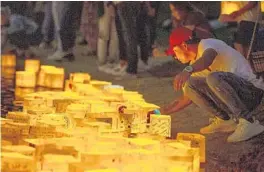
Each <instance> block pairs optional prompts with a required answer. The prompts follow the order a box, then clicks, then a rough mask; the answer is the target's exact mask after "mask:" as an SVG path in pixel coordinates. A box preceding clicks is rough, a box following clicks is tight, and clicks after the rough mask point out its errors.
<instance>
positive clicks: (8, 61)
mask: <svg viewBox="0 0 264 172" xmlns="http://www.w3.org/2000/svg"><path fill="white" fill-rule="evenodd" d="M1 58H2V59H1V61H2V63H1V66H4V67H15V66H16V56H15V55H12V54H5V55H1Z"/></svg>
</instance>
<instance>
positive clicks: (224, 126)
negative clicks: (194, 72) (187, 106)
mask: <svg viewBox="0 0 264 172" xmlns="http://www.w3.org/2000/svg"><path fill="white" fill-rule="evenodd" d="M183 91H184V94H185V95H186V96H188V98H189V99H191V100H192V102H193V103H195V104H196V105H197V106H199V107H200V108H202V109H204V110H206V111H208V112H210V113H211V114H212V115H214V116H216V117H217V118H215V120H214V121H213V123H212V124H210V125H209V126H207V127H204V128H202V129H201V130H200V132H201V133H203V134H209V133H214V132H229V131H234V130H235V127H236V125H235V122H234V121H233V120H232V119H230V117H229V114H231V113H230V111H229V110H228V108H227V106H225V105H224V104H223V102H222V101H221V100H219V99H218V98H217V97H216V96H215V94H214V93H213V92H212V91H211V89H210V88H209V86H208V85H207V83H206V79H205V78H201V77H191V78H190V79H189V81H188V82H187V83H186V84H185V86H184V89H183Z"/></svg>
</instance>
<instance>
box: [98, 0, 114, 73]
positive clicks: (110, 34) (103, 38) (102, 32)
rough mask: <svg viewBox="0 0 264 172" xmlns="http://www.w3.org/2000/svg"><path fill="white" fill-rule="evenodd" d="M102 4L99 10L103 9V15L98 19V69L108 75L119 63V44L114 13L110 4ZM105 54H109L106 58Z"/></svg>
mask: <svg viewBox="0 0 264 172" xmlns="http://www.w3.org/2000/svg"><path fill="white" fill-rule="evenodd" d="M98 3H102V4H100V5H99V8H103V9H102V10H103V15H102V16H101V17H100V18H99V37H98V47H97V49H98V51H97V57H98V69H99V71H102V72H106V73H110V74H111V71H112V69H113V68H114V67H115V66H116V64H117V63H118V62H119V42H118V36H117V30H116V21H115V16H116V14H115V13H116V11H115V7H114V4H113V3H112V2H108V1H107V2H98ZM107 52H108V53H109V55H108V58H107Z"/></svg>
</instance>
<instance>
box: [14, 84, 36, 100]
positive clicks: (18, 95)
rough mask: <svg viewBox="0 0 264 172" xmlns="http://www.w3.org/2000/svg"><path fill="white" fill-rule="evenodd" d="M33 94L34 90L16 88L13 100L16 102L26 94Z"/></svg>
mask: <svg viewBox="0 0 264 172" xmlns="http://www.w3.org/2000/svg"><path fill="white" fill-rule="evenodd" d="M34 92H35V88H21V87H16V88H15V98H16V100H23V98H24V97H25V95H26V94H29V93H34Z"/></svg>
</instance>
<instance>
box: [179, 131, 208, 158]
mask: <svg viewBox="0 0 264 172" xmlns="http://www.w3.org/2000/svg"><path fill="white" fill-rule="evenodd" d="M177 140H190V141H192V146H195V147H199V152H200V161H201V162H205V161H206V157H205V136H203V135H201V134H194V133H178V134H177Z"/></svg>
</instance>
